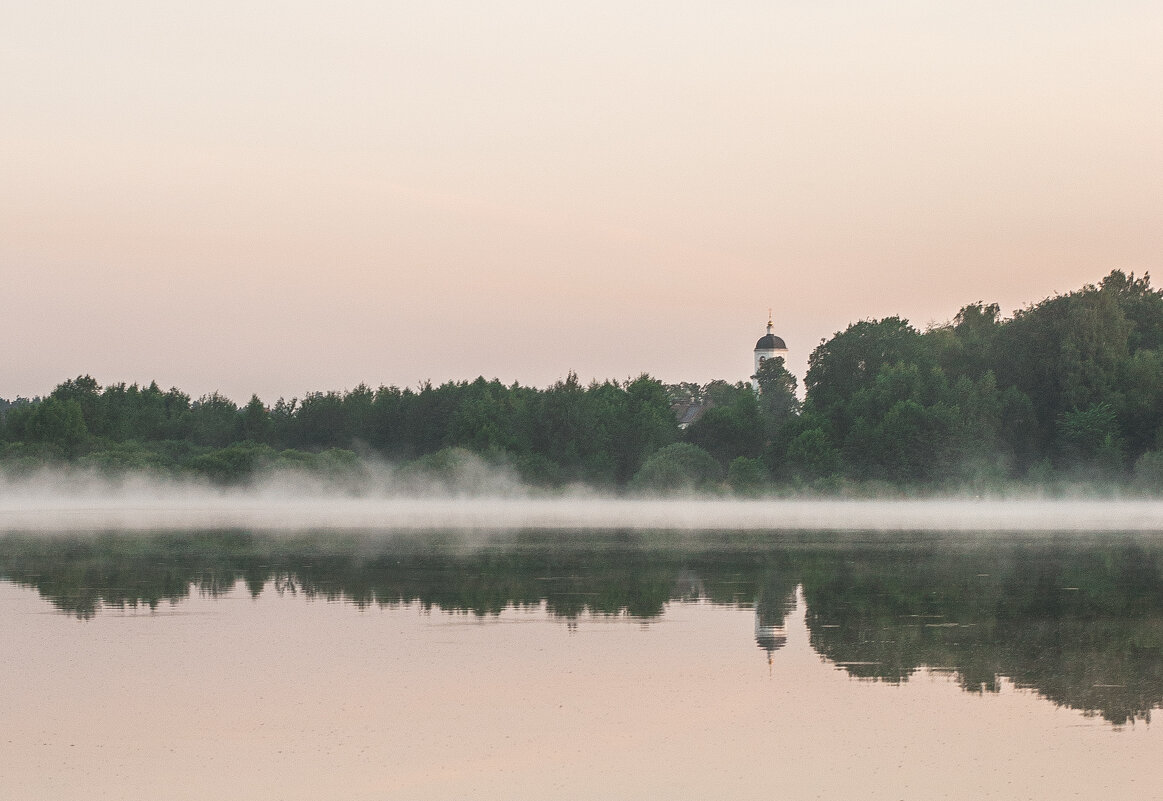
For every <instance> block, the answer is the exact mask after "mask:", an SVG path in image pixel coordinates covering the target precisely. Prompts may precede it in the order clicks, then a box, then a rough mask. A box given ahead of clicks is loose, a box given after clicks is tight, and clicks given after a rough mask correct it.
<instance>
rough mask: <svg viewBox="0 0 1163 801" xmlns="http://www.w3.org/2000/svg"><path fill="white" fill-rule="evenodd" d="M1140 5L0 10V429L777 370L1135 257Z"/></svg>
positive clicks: (1161, 56) (1145, 82)
mask: <svg viewBox="0 0 1163 801" xmlns="http://www.w3.org/2000/svg"><path fill="white" fill-rule="evenodd" d="M1160 42H1163V4H1160V3H1159V2H1157V0H1151V1H1150V2H1132V1H1129V0H1128V1H1120V0H1111V1H1110V2H1104V3H1098V2H1080V1H1078V0H1062V2H1059V3H1054V4H1047V3H1044V2H1032V1H1031V0H1005V2H995V1H994V0H976V1H975V2H962V1H961V0H949V2H942V3H933V2H922V1H921V0H916V1H909V0H899V1H897V2H894V1H891V0H867V2H862V3H839V2H830V1H829V0H816V1H815V2H810V3H809V2H797V1H794V0H766V1H765V2H722V3H695V2H683V1H682V0H665V2H662V1H659V2H651V1H650V0H644V1H641V2H632V3H626V2H606V1H605V0H593V1H592V2H589V3H561V2H547V1H546V0H536V1H530V2H523V1H515V0H491V2H488V3H480V2H440V1H439V0H434V1H433V2H423V3H421V2H411V3H402V2H387V1H386V0H376V1H375V2H371V0H368V2H358V1H356V0H335V2H329V3H326V4H324V3H309V2H301V1H299V0H281V1H280V2H277V3H276V2H247V1H246V0H230V2H220V1H219V0H203V2H199V3H182V4H178V3H166V2H162V3H159V2H156V0H141V1H140V2H139V1H135V0H105V1H104V2H101V3H82V2H60V1H59V0H38V1H37V2H35V3H19V2H9V3H2V4H0V342H3V347H2V348H0V397H5V398H12V397H16V396H18V395H25V396H31V395H36V394H45V393H47V392H49V391H51V389H52V388H53V386H55V385H56V384H57V383H59V382H61V381H63V380H64V379H66V378H69V377H72V376H76V375H80V374H90V375H92V376H94V377H95V378H97V380H98V381H100V382H101V383H103V384H107V383H113V382H120V381H126V382H139V383H148V382H149V381H151V380H156V381H157V382H158V383H159V384H160V385H161V386H162V387H163V388H165V387H169V386H178V387H180V388H181V389H183V390H185V391H186V392H188V393H190V394H191V395H193V396H194V397H198V396H199V395H201V394H203V393H207V392H211V391H216V390H217V391H221V392H223V393H225V394H227V395H228V396H230V397H232V398H234V399H235V400H238V401H245V400H246V399H247V398H249V397H250V395H251V394H252V393H257V394H258V395H259V396H260V397H261V398H263V399H264V400H267V401H273V400H274V399H276V398H277V397H280V396H285V397H288V398H289V397H292V396H302V395H303V394H304V393H306V392H309V391H318V390H332V389H334V390H342V389H349V388H352V387H354V386H356V385H358V384H360V383H366V384H369V385H371V386H373V387H375V386H379V385H381V384H386V385H393V384H394V385H397V386H416V385H417V384H418V383H420V382H422V381H425V380H431V381H433V382H436V383H439V382H443V381H447V380H464V379H472V378H475V377H476V376H478V375H484V376H485V377H487V378H493V377H496V378H499V379H501V380H502V381H504V382H506V383H510V382H512V381H519V382H521V383H522V384H532V385H535V386H546V385H548V384H551V383H552V382H554V381H556V380H558V379H560V378H563V377H565V375H566V374H567V373H568V372H569V371H571V370H572V371H575V372H576V373H577V374H578V375H579V376H580V377H581V379H582V380H583V381H589V380H591V379H606V378H614V379H625V378H628V377H631V376H637V375H638V374H640V373H643V372H646V373H649V374H650V375H653V376H655V377H657V378H660V379H662V380H664V381H698V382H706V381H710V380H712V379H718V378H722V379H727V380H731V381H737V380H744V379H746V378H747V377H748V375H749V374H750V372H751V369H752V353H751V351H752V348H753V347H754V343H755V340H756V339H758V338H759V337H760V336H761V335H763V333H764V330H765V325H766V323H767V315H768V308H769V307H770V308H771V309H772V313H773V316H774V323H775V332H776V333H777V334H779V335H780V336H781V337H783V338H784V339H785V340H786V341H787V344H788V348H789V357H788V361H789V366H790V367H791V369H792V370H793V372H796V373H797V374H799V375H800V377H801V379H802V376H803V373H804V370H805V369H806V364H807V358H808V354H809V353H810V352H811V350H812V349H813V348H814V347H816V346H817V345H818V344H819V343H820V341H821V340H822V339H825V338H828V337H831V336H832V335H833V334H834V333H835V332H837V331H840V330H843V329H844V328H845V327H847V326H848V325H849V324H850V323H852V322H855V321H856V320H860V319H869V318H879V317H884V316H889V315H901V316H904V317H906V318H908V319H910V320H911V321H912V322H913V323H914V324H915V325H917V326H918V327H921V328H924V327H925V326H927V325H930V324H939V323H943V322H945V321H947V320H949V319H951V318H952V317H953V315H955V314H956V313H957V311H958V309H959V308H961V307H962V306H964V305H966V304H968V303H971V302H973V301H977V300H985V301H987V302H998V303H1000V304H1001V306H1002V309H1003V311H1004V312H1006V313H1010V312H1012V311H1013V310H1014V309H1017V308H1021V307H1022V306H1024V305H1027V304H1030V303H1034V302H1037V301H1038V300H1041V299H1042V298H1045V297H1047V296H1050V295H1052V294H1054V293H1061V292H1068V291H1071V290H1073V289H1076V288H1078V287H1080V286H1082V285H1083V284H1085V283H1094V282H1097V281H1099V280H1101V279H1102V277H1103V276H1104V275H1106V274H1107V273H1109V272H1110V271H1111V270H1112V269H1122V270H1124V271H1128V272H1129V271H1134V272H1136V273H1137V274H1141V273H1143V272H1145V271H1152V270H1153V271H1156V272H1158V271H1159V265H1160V254H1161V253H1163V225H1161V223H1163V180H1161V179H1160V176H1163V146H1161V145H1160V143H1163V80H1161V79H1160V76H1163V47H1160V46H1159V43H1160Z"/></svg>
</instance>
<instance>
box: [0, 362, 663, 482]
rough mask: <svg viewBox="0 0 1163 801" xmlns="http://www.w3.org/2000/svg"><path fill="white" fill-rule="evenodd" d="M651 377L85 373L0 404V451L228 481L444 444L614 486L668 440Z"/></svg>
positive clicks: (17, 462) (406, 454) (548, 476)
mask: <svg viewBox="0 0 1163 801" xmlns="http://www.w3.org/2000/svg"><path fill="white" fill-rule="evenodd" d="M677 434H678V427H677V425H676V423H675V420H674V415H673V413H672V412H671V409H670V402H669V400H668V398H667V395H666V392H665V390H664V389H663V387H662V385H661V384H660V383H659V382H657V381H654V380H652V379H650V378H648V377H645V376H643V377H641V378H639V379H636V380H632V381H626V382H615V381H607V382H604V383H593V384H590V385H589V386H583V385H582V384H581V383H580V382H579V381H578V379H577V376H575V375H573V374H570V375H569V377H568V378H566V379H565V380H564V381H559V382H558V383H556V384H554V385H553V386H551V387H549V388H547V389H544V390H542V389H535V388H532V387H523V386H520V385H518V384H513V385H511V386H506V385H503V384H501V383H500V382H499V381H495V380H494V381H486V380H484V379H483V378H479V379H477V380H476V381H472V382H449V383H446V384H442V385H439V386H433V385H431V384H424V385H423V386H421V387H419V388H418V389H416V390H413V389H410V388H408V389H399V388H397V387H380V388H379V389H376V390H372V389H370V388H369V387H366V386H359V387H356V388H355V389H353V390H351V391H349V392H320V393H312V394H308V395H307V396H306V397H305V398H303V399H301V400H299V399H292V400H289V401H288V400H285V399H279V400H278V401H277V402H276V403H275V404H274V405H273V406H269V407H268V406H267V405H265V404H264V403H263V402H262V401H261V400H259V398H257V397H252V398H251V399H250V402H249V403H247V404H246V405H245V406H242V407H241V408H240V407H238V406H237V405H236V404H235V403H233V402H232V401H231V400H230V399H228V398H225V397H223V396H222V395H219V394H216V393H215V394H210V395H206V396H203V397H201V398H199V399H197V400H191V398H190V397H189V396H188V395H186V394H185V393H183V392H181V391H180V390H178V389H170V390H168V391H163V390H161V389H160V388H159V387H158V386H157V384H150V385H149V386H147V387H140V386H138V385H128V386H127V385H125V384H111V385H109V386H107V387H104V388H102V387H101V386H100V385H99V384H98V383H97V381H96V380H94V379H93V378H91V377H89V376H82V377H80V378H76V379H72V380H69V381H66V382H64V383H63V384H60V385H59V386H58V387H56V388H55V389H54V390H53V391H52V393H51V394H50V395H49V396H48V397H46V398H43V399H37V400H30V401H18V402H16V403H14V404H12V405H10V407H9V408H8V409H7V411H6V412H5V413H3V422H2V424H0V442H3V443H4V445H3V448H4V450H3V459H4V461H6V462H7V463H8V464H9V465H11V466H14V467H21V466H23V467H28V466H37V465H40V464H43V463H45V462H46V461H54V460H56V461H67V462H71V463H77V464H81V465H86V466H94V467H101V468H113V469H140V468H152V469H162V470H169V471H193V472H195V473H200V474H204V475H206V476H209V477H210V478H212V479H215V480H219V481H223V482H231V481H238V480H242V479H245V478H247V477H248V476H250V475H251V474H252V473H253V472H254V471H255V470H257V469H260V468H263V467H271V466H300V467H306V468H312V469H322V470H334V469H340V468H344V467H345V466H350V465H351V464H352V463H353V462H354V461H355V460H356V458H357V456H358V455H374V456H377V457H380V458H383V459H387V460H390V461H392V462H395V463H406V462H413V461H416V460H422V461H423V462H424V463H426V464H428V465H429V466H431V467H432V468H433V469H439V467H440V465H441V464H444V463H449V462H453V461H455V459H454V458H443V457H446V456H448V455H449V454H450V453H451V454H452V455H453V456H455V452H457V451H469V452H473V453H476V454H479V455H480V456H481V457H483V458H484V459H485V460H486V461H489V462H492V463H495V464H503V465H505V466H507V467H510V468H514V469H516V470H517V472H518V473H519V474H520V475H521V477H522V478H524V479H525V480H527V481H531V482H534V483H537V484H548V485H557V484H562V483H566V482H574V481H576V482H585V483H589V484H593V485H595V486H603V487H613V486H621V485H625V484H626V483H628V482H629V480H630V479H631V478H632V477H633V476H634V474H635V473H636V472H637V471H638V470H639V468H640V467H641V466H642V464H643V462H644V461H645V460H646V458H647V457H648V456H649V455H650V454H652V453H654V452H655V451H657V450H658V449H659V448H661V447H663V446H665V445H667V444H669V443H672V442H674V441H675V440H676V438H677Z"/></svg>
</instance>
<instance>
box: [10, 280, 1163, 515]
mask: <svg viewBox="0 0 1163 801" xmlns="http://www.w3.org/2000/svg"><path fill="white" fill-rule="evenodd" d="M755 378H756V379H757V381H758V383H759V386H760V391H759V392H758V393H756V392H754V391H753V390H752V387H751V384H750V382H738V383H730V382H726V381H715V382H711V383H710V384H705V385H699V384H692V383H682V384H674V385H667V384H663V383H661V382H660V381H657V380H655V379H653V378H651V377H650V376H647V375H643V376H640V377H638V378H636V379H632V380H626V381H605V382H600V383H599V382H594V383H590V384H589V385H583V384H582V383H581V382H580V381H579V380H578V378H577V376H575V375H574V374H572V373H571V374H570V375H569V376H568V377H567V378H566V379H565V380H562V381H559V382H557V383H556V384H554V385H553V386H550V387H547V388H544V389H540V388H534V387H525V386H520V385H518V384H512V385H505V384H502V383H501V382H499V381H496V380H493V381H487V380H485V379H484V378H478V379H476V380H475V381H471V382H469V381H462V382H448V383H445V384H441V385H439V386H435V385H432V384H428V383H426V384H423V385H421V386H419V387H417V388H415V389H412V388H404V389H400V388H398V387H394V386H392V387H380V388H378V389H371V388H370V387H367V386H362V385H361V386H358V387H356V388H355V389H352V390H350V391H346V392H334V391H333V392H318V393H310V394H308V395H307V396H306V397H304V398H301V399H291V400H286V399H282V398H280V399H278V400H277V401H276V402H274V403H273V404H267V403H265V402H264V401H262V400H260V399H259V398H258V397H252V398H251V399H250V401H249V402H248V403H247V404H245V405H244V406H242V407H239V406H237V405H236V404H235V403H234V402H233V401H231V400H230V399H228V398H225V397H223V396H222V395H220V394H217V393H215V394H210V395H206V396H203V397H201V398H198V399H197V400H194V399H191V398H190V396H188V395H186V394H185V393H183V392H181V391H180V390H178V389H169V390H162V389H161V388H159V387H158V386H157V385H156V384H150V385H149V386H146V387H142V386H139V385H136V384H133V385H126V384H124V383H120V384H109V385H106V386H104V387H103V386H101V385H100V384H99V383H98V382H97V381H96V380H95V379H93V378H91V377H89V376H81V377H78V378H74V379H70V380H67V381H65V382H64V383H62V384H60V385H59V386H57V387H56V388H55V389H54V390H53V391H52V392H51V393H50V394H49V395H48V396H46V397H44V398H34V399H24V398H18V399H15V400H12V401H8V400H0V465H2V466H3V467H4V469H6V470H7V471H8V472H22V471H28V470H32V469H36V468H38V467H40V466H43V465H46V464H55V463H68V464H73V465H79V466H83V467H92V468H99V469H102V470H110V471H126V470H137V469H151V470H160V471H164V472H168V473H172V474H179V475H181V474H195V475H200V476H204V477H206V478H208V479H209V480H212V481H215V482H220V483H237V482H245V481H247V480H249V479H250V478H252V477H253V476H254V475H256V473H257V472H258V471H262V470H265V469H272V468H275V469H277V468H287V469H291V468H293V469H304V470H313V471H320V472H324V473H334V472H336V471H340V472H342V471H358V470H359V469H360V465H361V464H363V463H365V462H366V461H367V460H368V459H372V458H374V459H383V460H387V461H389V462H391V463H393V464H399V465H408V466H411V467H413V468H415V469H416V470H419V471H428V472H430V473H433V474H439V473H440V472H441V471H447V470H449V469H451V467H452V466H454V465H456V464H457V463H458V462H459V461H460V460H462V459H463V458H464V455H465V454H475V455H476V456H477V457H479V458H480V459H483V460H484V461H485V462H486V463H488V464H492V465H495V466H497V467H503V468H505V469H508V470H513V471H515V473H516V474H517V475H519V476H520V477H521V478H522V479H523V480H524V481H526V482H528V483H530V484H534V485H540V486H547V487H557V486H563V485H567V484H571V483H585V484H588V485H591V486H595V487H599V488H603V489H608V490H619V491H621V490H626V491H664V492H665V491H686V490H691V489H694V490H702V491H710V492H718V491H724V490H727V489H729V490H731V491H734V492H737V493H742V494H762V493H770V492H774V493H789V492H820V493H832V492H840V493H855V494H859V493H871V492H878V493H885V492H887V493H894V492H946V491H966V490H968V491H972V492H977V493H996V492H1007V491H1011V490H1012V489H1014V488H1018V489H1022V488H1037V489H1039V490H1041V491H1050V492H1054V491H1066V490H1068V489H1077V488H1079V487H1089V488H1095V489H1099V490H1103V491H1106V490H1109V489H1111V488H1122V489H1134V490H1136V491H1147V492H1155V491H1157V490H1158V489H1160V488H1163V292H1161V291H1160V290H1156V289H1154V288H1152V287H1151V283H1150V278H1149V276H1146V275H1144V276H1143V277H1141V278H1136V277H1135V276H1134V274H1130V275H1127V274H1124V273H1122V272H1119V271H1115V272H1112V273H1111V274H1110V275H1108V276H1107V277H1106V278H1104V279H1103V280H1102V281H1101V282H1100V283H1099V284H1098V285H1087V286H1084V287H1082V288H1081V289H1079V290H1077V291H1075V292H1071V293H1069V294H1065V295H1057V296H1054V297H1051V298H1047V299H1046V300H1043V301H1041V302H1039V303H1037V304H1034V305H1032V306H1029V307H1027V308H1024V309H1022V310H1020V311H1018V312H1016V313H1015V314H1014V315H1013V316H1012V317H1009V318H1002V317H1001V315H1000V310H999V308H998V306H997V305H996V304H987V303H983V302H977V303H972V304H970V305H968V306H965V307H964V308H963V309H961V311H960V312H959V313H958V314H957V316H956V317H955V318H954V320H952V321H951V322H949V323H947V324H945V325H939V326H933V327H930V328H929V329H928V330H925V331H921V330H919V329H917V328H916V327H914V326H913V325H911V324H910V323H909V322H908V321H907V320H904V319H901V318H898V317H889V318H885V319H881V320H862V321H860V322H857V323H854V324H852V325H850V326H849V327H848V328H847V329H846V330H844V331H842V332H839V333H837V334H836V335H835V336H833V337H832V338H831V339H829V340H826V341H823V342H821V344H820V345H819V346H818V347H817V348H816V349H815V350H814V351H813V352H812V354H811V356H810V359H809V366H808V372H807V375H806V376H805V379H804V399H803V401H802V402H801V401H800V400H799V399H798V396H797V389H798V384H797V380H796V378H795V377H794V376H792V375H791V374H790V373H789V372H788V371H787V370H786V368H785V366H784V364H783V362H782V360H781V359H773V360H769V361H768V362H766V363H765V364H764V366H763V368H762V369H761V371H760V374H759V375H758V376H755ZM691 409H694V410H695V411H696V412H697V413H696V414H695V415H692V416H693V417H694V418H695V420H694V422H693V423H691V424H690V425H689V426H686V427H683V428H680V426H679V422H678V418H677V416H676V415H677V414H680V413H684V414H685V413H687V412H689V411H690V410H691Z"/></svg>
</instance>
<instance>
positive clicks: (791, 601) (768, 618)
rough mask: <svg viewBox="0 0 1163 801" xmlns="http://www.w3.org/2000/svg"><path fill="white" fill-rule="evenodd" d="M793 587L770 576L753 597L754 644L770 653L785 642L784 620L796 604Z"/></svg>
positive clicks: (769, 655)
mask: <svg viewBox="0 0 1163 801" xmlns="http://www.w3.org/2000/svg"><path fill="white" fill-rule="evenodd" d="M795 593H796V591H795V587H794V586H792V587H788V586H787V585H786V584H783V583H782V582H780V581H779V579H778V577H776V576H770V577H768V578H767V580H766V581H764V582H763V584H762V585H761V586H760V588H759V596H758V597H757V598H756V599H755V644H756V645H758V646H759V647H760V648H762V649H763V650H764V651H767V661H768V664H770V663H771V657H772V655H773V654H774V653H775V652H776V651H778V650H779V649H780V648H783V647H784V646H785V645H786V644H787V630H786V629H785V627H784V621H785V620H786V619H787V614H788V612H790V611H791V610H792V609H794V608H795V605H796V594H795Z"/></svg>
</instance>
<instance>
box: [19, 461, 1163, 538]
mask: <svg viewBox="0 0 1163 801" xmlns="http://www.w3.org/2000/svg"><path fill="white" fill-rule="evenodd" d="M379 478H380V479H381V483H376V484H369V483H367V482H361V483H360V484H359V485H347V484H336V483H333V482H328V481H324V480H313V479H312V478H311V477H309V476H301V475H296V474H290V475H274V476H270V477H267V478H266V479H265V480H263V481H261V482H258V483H256V484H255V485H254V486H251V487H248V488H245V489H220V488H215V487H213V486H210V485H207V484H199V483H195V482H191V481H181V480H169V481H159V480H154V479H147V478H144V477H128V478H122V479H120V480H110V479H108V478H103V477H101V476H99V475H96V474H86V473H50V472H42V473H38V474H35V475H33V476H31V477H25V478H23V479H12V478H0V531H28V530H41V531H74V532H75V531H86V530H167V529H174V530H176V529H191V528H247V529H264V530H304V529H325V528H338V529H410V530H427V529H431V530H436V529H535V528H536V529H562V530H566V529H610V528H615V529H681V530H696V529H704V530H708V529H722V530H765V529H768V530H849V531H855V530H925V531H1006V530H1014V531H1019V530H1020V531H1080V532H1081V531H1140V532H1152V531H1158V532H1163V501H1159V500H1143V499H1134V500H1093V499H1070V500H1040V499H1010V500H977V499H965V498H946V499H924V500H844V499H759V500H742V499H724V498H716V497H687V498H667V499H659V498H621V497H603V496H600V495H596V494H594V493H592V492H588V491H586V490H583V489H577V490H574V491H567V492H562V493H553V494H548V493H541V494H537V493H535V492H534V491H532V490H529V489H527V488H523V487H521V486H520V485H517V484H515V483H511V482H507V481H501V480H498V481H495V482H488V481H483V482H477V483H475V484H472V485H471V486H467V487H465V486H462V487H461V491H457V488H456V487H455V486H450V485H448V484H440V485H424V486H422V485H418V484H416V483H414V482H395V483H393V482H392V480H391V476H390V475H388V474H384V475H382V476H380V477H379Z"/></svg>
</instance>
